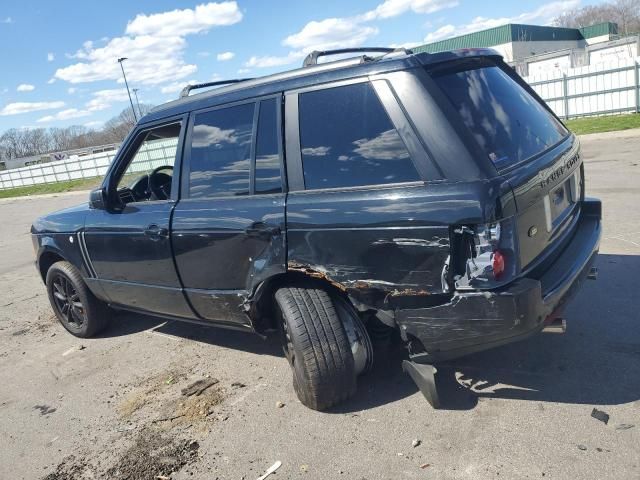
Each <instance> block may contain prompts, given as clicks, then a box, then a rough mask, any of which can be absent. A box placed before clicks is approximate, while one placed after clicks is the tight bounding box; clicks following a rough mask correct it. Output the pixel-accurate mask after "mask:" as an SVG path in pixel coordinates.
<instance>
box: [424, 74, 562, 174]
mask: <svg viewBox="0 0 640 480" xmlns="http://www.w3.org/2000/svg"><path fill="white" fill-rule="evenodd" d="M484 65H485V66H481V67H479V68H473V67H472V68H471V69H464V70H461V69H459V68H458V69H456V70H453V71H452V70H451V69H448V70H444V71H440V72H433V73H432V76H433V79H434V80H435V81H436V83H437V84H438V86H439V87H440V88H441V89H442V91H443V92H444V93H445V95H446V96H447V97H448V98H449V100H450V101H451V103H453V106H454V107H455V108H456V110H458V113H460V116H461V117H462V120H463V121H464V123H465V125H466V126H467V127H468V128H469V130H471V133H472V134H473V136H474V137H475V139H476V140H477V141H478V143H479V144H480V146H481V147H482V149H483V150H484V152H485V153H486V154H487V156H488V157H489V158H490V159H491V160H492V161H493V163H494V164H495V165H496V167H497V168H498V169H499V170H500V169H504V168H507V167H510V166H511V165H514V164H516V163H519V162H521V161H523V160H526V159H528V158H530V157H532V156H533V155H536V154H538V153H540V152H542V151H544V150H546V149H547V148H549V147H551V146H553V145H555V144H556V143H558V142H560V140H562V139H563V138H564V137H566V136H567V134H568V132H567V130H566V129H565V128H564V127H563V126H562V124H561V123H560V122H559V121H558V120H557V119H556V118H555V117H554V116H553V115H552V114H551V113H550V112H549V111H548V110H547V109H546V108H545V107H544V106H543V105H542V104H540V102H538V101H537V100H536V99H535V98H533V97H532V96H531V95H530V94H529V93H528V92H527V91H526V90H525V89H524V88H522V87H521V86H520V85H519V84H518V83H517V82H516V81H514V80H513V79H512V78H511V77H510V76H509V75H508V74H507V73H506V72H505V71H503V70H502V69H501V68H500V67H497V66H487V64H486V63H485V64H484Z"/></svg>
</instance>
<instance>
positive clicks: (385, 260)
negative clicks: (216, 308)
mask: <svg viewBox="0 0 640 480" xmlns="http://www.w3.org/2000/svg"><path fill="white" fill-rule="evenodd" d="M285 109H286V125H287V127H286V132H287V173H288V179H289V187H290V192H289V196H288V199H287V235H288V243H287V246H288V266H289V269H290V270H294V271H295V270H300V271H304V272H306V273H307V274H311V275H314V276H324V277H327V278H329V279H330V280H331V281H335V282H339V283H340V284H341V285H343V286H345V287H346V288H348V289H350V291H351V292H353V293H355V292H356V291H359V292H362V293H363V295H369V294H370V295H376V296H377V297H376V298H377V299H378V300H380V301H382V300H384V299H385V298H386V297H387V296H388V293H391V292H400V291H403V292H407V293H409V294H410V293H412V292H413V293H420V292H422V293H438V292H441V291H442V282H441V276H442V272H443V266H444V265H445V263H446V259H447V256H448V254H449V231H448V225H446V224H443V222H442V217H443V216H445V217H446V215H443V212H445V211H446V210H447V208H449V205H453V204H455V201H454V202H452V201H451V199H450V198H442V197H440V198H437V199H436V198H435V197H434V196H432V191H430V190H429V189H428V188H427V187H426V186H425V179H426V178H428V173H427V172H425V170H426V168H427V167H426V166H427V165H428V163H429V162H428V160H427V154H426V152H425V151H424V149H423V148H422V146H421V144H420V142H419V141H418V140H417V139H416V135H415V133H414V132H413V129H412V127H411V126H410V125H409V123H408V121H407V119H406V117H405V116H404V114H403V112H402V109H401V108H400V107H399V104H398V103H397V100H396V99H395V96H394V93H393V92H392V90H391V87H390V85H389V84H388V83H387V81H386V80H377V79H369V78H361V79H357V80H350V81H346V82H337V83H331V84H324V85H317V86H313V87H310V88H305V89H301V90H297V91H292V92H288V93H287V95H286V100H285ZM454 206H455V205H454ZM367 292H369V293H367ZM371 300H372V298H369V302H368V303H369V304H371V303H375V299H374V301H373V302H372V301H371Z"/></svg>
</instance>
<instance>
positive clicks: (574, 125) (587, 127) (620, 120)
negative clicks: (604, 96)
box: [565, 113, 640, 135]
mask: <svg viewBox="0 0 640 480" xmlns="http://www.w3.org/2000/svg"><path fill="white" fill-rule="evenodd" d="M565 124H566V125H567V127H569V130H571V131H572V132H573V133H575V134H576V135H584V134H586V133H601V132H613V131H615V130H628V129H630V128H640V114H637V113H632V114H631V115H611V116H608V117H586V118H576V119H574V120H567V121H566V122H565Z"/></svg>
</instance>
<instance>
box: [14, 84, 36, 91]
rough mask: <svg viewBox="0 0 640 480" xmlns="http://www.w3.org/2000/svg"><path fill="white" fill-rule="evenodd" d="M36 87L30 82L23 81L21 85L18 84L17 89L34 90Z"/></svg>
mask: <svg viewBox="0 0 640 480" xmlns="http://www.w3.org/2000/svg"><path fill="white" fill-rule="evenodd" d="M35 89H36V87H34V86H33V85H31V84H29V83H21V84H20V85H18V88H16V91H18V92H32V91H34V90H35Z"/></svg>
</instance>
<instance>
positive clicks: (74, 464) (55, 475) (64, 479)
mask: <svg viewBox="0 0 640 480" xmlns="http://www.w3.org/2000/svg"><path fill="white" fill-rule="evenodd" d="M89 471H90V469H89V466H88V465H87V464H86V463H85V461H84V459H78V458H76V457H75V455H70V456H68V457H67V458H65V459H64V460H63V461H62V462H60V463H59V464H58V466H57V467H56V469H55V471H53V472H51V473H50V474H49V475H47V476H46V477H44V478H43V480H79V479H82V478H95V476H94V475H91V476H87V473H88V472H89Z"/></svg>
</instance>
